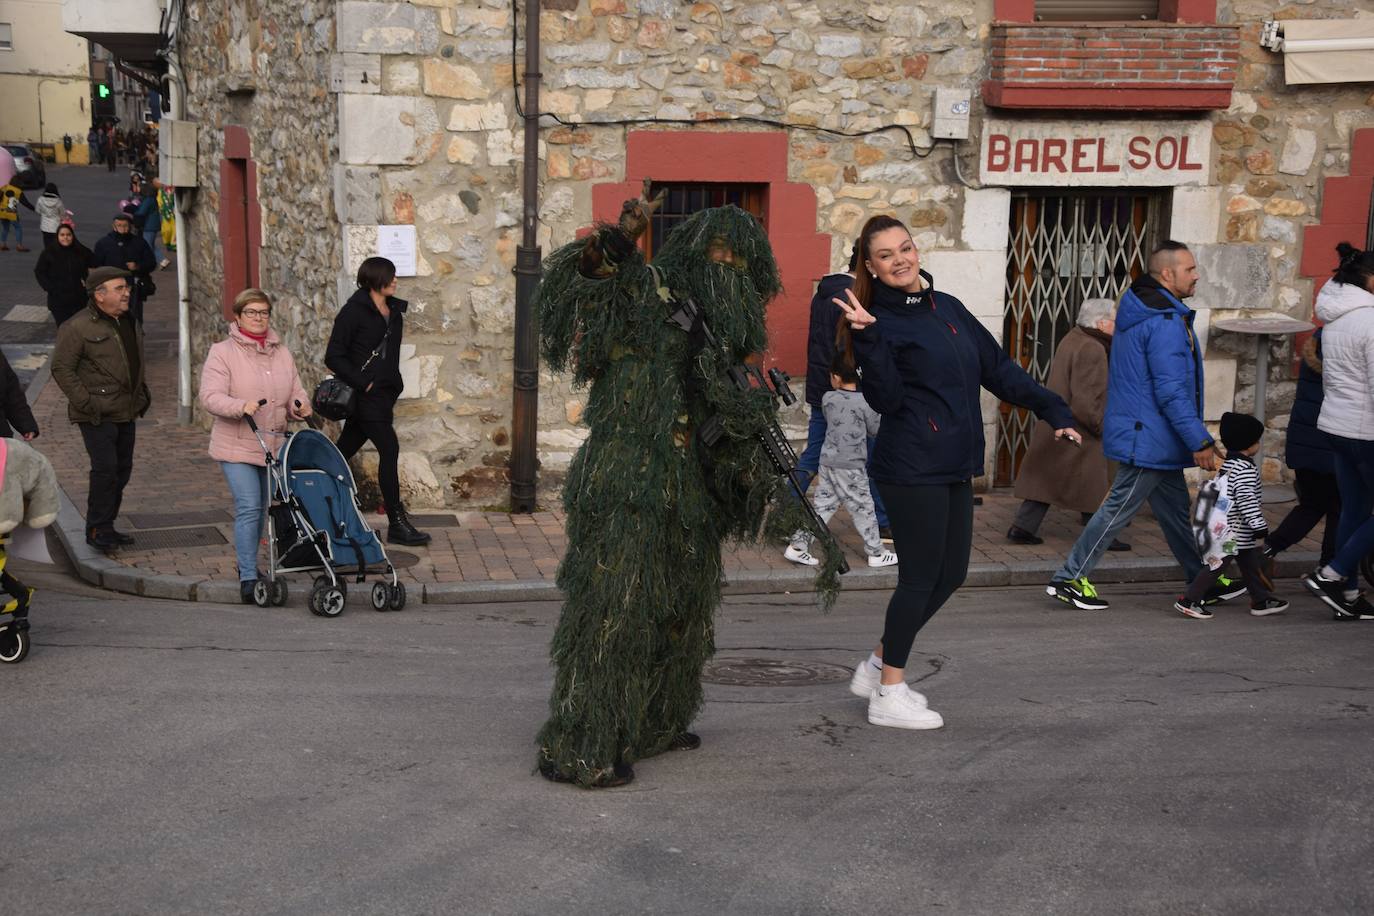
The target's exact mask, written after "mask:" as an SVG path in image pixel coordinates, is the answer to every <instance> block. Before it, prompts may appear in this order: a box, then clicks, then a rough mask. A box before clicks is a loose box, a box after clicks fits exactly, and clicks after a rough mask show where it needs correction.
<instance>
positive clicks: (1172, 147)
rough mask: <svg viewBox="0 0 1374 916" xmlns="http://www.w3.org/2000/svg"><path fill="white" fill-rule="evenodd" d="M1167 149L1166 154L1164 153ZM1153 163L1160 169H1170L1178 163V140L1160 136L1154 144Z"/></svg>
mask: <svg viewBox="0 0 1374 916" xmlns="http://www.w3.org/2000/svg"><path fill="white" fill-rule="evenodd" d="M1165 150H1168V155H1167V156H1166V155H1165ZM1155 165H1157V166H1159V167H1160V168H1161V169H1171V168H1173V167H1174V166H1176V165H1178V141H1177V140H1175V139H1174V138H1173V137H1160V138H1159V142H1158V143H1156V144H1155Z"/></svg>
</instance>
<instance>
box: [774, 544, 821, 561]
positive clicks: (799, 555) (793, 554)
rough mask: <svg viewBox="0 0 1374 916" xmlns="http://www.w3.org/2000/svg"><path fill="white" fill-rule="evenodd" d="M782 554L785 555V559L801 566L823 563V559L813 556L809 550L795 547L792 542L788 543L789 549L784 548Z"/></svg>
mask: <svg viewBox="0 0 1374 916" xmlns="http://www.w3.org/2000/svg"><path fill="white" fill-rule="evenodd" d="M782 556H783V559H785V560H791V561H792V562H793V563H796V564H798V565H801V566H820V565H821V561H820V560H817V559H816V558H815V557H813V556H811V554H810V553H808V552H807V551H805V550H801V549H800V548H797V547H793V546H792V545H791V544H788V545H787V549H786V550H784V551H783V552H782Z"/></svg>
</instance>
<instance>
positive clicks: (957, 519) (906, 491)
mask: <svg viewBox="0 0 1374 916" xmlns="http://www.w3.org/2000/svg"><path fill="white" fill-rule="evenodd" d="M878 491H879V492H880V493H882V496H883V504H884V505H885V506H886V507H887V518H888V521H889V522H890V523H891V528H892V546H893V547H894V548H895V549H896V551H897V558H898V561H899V562H898V565H897V589H896V590H895V591H894V592H893V593H892V599H891V600H890V601H888V603H887V620H886V622H885V623H884V625H883V664H884V665H887V666H890V667H893V668H905V667H906V662H907V656H909V655H910V654H911V644H912V643H913V642H915V641H916V634H917V633H919V632H920V630H921V627H923V626H925V625H926V623H927V622H928V621H929V620H930V618H932V617H934V616H935V612H936V611H938V610H939V609H940V608H941V607H942V606H944V603H945V602H946V601H948V600H949V596H950V595H952V594H954V590H955V589H957V588H958V587H959V586H960V585H963V584H964V577H965V576H967V575H968V558H969V551H970V550H971V549H972V548H973V484H972V483H971V482H970V481H967V480H966V481H963V482H962V483H950V484H932V485H928V486H916V487H903V486H897V485H895V484H886V483H880V484H878Z"/></svg>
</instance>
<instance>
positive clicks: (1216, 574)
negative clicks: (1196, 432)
mask: <svg viewBox="0 0 1374 916" xmlns="http://www.w3.org/2000/svg"><path fill="white" fill-rule="evenodd" d="M1263 435H1264V424H1263V423H1261V422H1260V421H1259V420H1257V419H1256V418H1254V417H1252V416H1250V415H1249V414H1244V413H1225V414H1222V417H1221V444H1222V445H1224V446H1226V460H1225V461H1223V462H1222V464H1221V474H1220V476H1224V477H1225V478H1226V495H1227V496H1228V497H1229V498H1230V506H1229V508H1228V509H1227V510H1226V523H1227V526H1228V528H1229V529H1230V531H1231V536H1232V537H1233V538H1235V547H1236V553H1235V558H1236V565H1237V566H1239V567H1240V571H1241V574H1242V575H1243V576H1244V577H1245V588H1246V590H1247V591H1249V592H1250V613H1251V614H1253V615H1254V616H1256V617H1267V616H1268V615H1270V614H1281V613H1283V612H1284V611H1286V610H1288V602H1287V601H1284V600H1283V599H1282V598H1279V597H1276V596H1275V595H1274V591H1273V588H1274V583H1273V582H1272V581H1270V579H1269V576H1268V575H1267V574H1266V573H1265V571H1264V552H1263V550H1262V549H1261V545H1262V544H1263V543H1264V539H1265V537H1267V536H1268V534H1269V523H1268V522H1267V521H1265V518H1264V484H1263V483H1262V482H1261V480H1260V475H1259V469H1258V468H1257V467H1255V458H1254V456H1255V453H1256V452H1258V451H1259V447H1260V438H1261V437H1262V436H1263ZM1229 560H1230V557H1226V558H1225V559H1223V560H1222V562H1221V564H1220V565H1218V566H1217V567H1216V568H1215V569H1211V568H1209V567H1206V566H1204V567H1203V568H1202V571H1201V572H1199V573H1198V574H1197V578H1195V579H1193V581H1192V582H1191V583H1189V585H1188V590H1187V591H1185V592H1184V593H1183V596H1182V597H1180V598H1179V599H1178V601H1176V602H1174V610H1176V611H1178V612H1179V613H1180V614H1183V615H1184V616H1186V617H1193V618H1196V619H1198V620H1206V619H1207V618H1209V617H1211V616H1212V611H1211V610H1210V609H1209V608H1208V607H1207V605H1206V604H1204V603H1203V598H1205V597H1206V596H1207V593H1208V592H1209V591H1210V590H1211V589H1212V588H1213V587H1214V586H1215V585H1216V583H1217V580H1218V579H1219V578H1220V577H1221V575H1222V572H1223V571H1224V570H1225V569H1226V566H1227V565H1228V562H1229Z"/></svg>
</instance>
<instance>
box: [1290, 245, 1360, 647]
mask: <svg viewBox="0 0 1374 916" xmlns="http://www.w3.org/2000/svg"><path fill="white" fill-rule="evenodd" d="M1336 253H1337V255H1338V256H1339V257H1340V264H1339V266H1338V267H1337V268H1336V272H1335V276H1334V277H1332V278H1331V282H1330V283H1327V284H1326V285H1325V286H1323V287H1322V288H1321V292H1319V293H1318V294H1317V304H1316V311H1317V317H1318V318H1320V319H1321V320H1322V321H1323V322H1324V323H1325V325H1324V327H1323V328H1322V389H1323V391H1324V392H1325V397H1324V398H1323V399H1322V409H1321V415H1320V416H1319V417H1318V418H1317V428H1318V429H1320V430H1321V431H1322V432H1324V433H1326V434H1327V435H1328V436H1330V437H1331V450H1332V451H1333V452H1334V453H1335V456H1336V462H1335V463H1336V481H1337V483H1338V484H1339V485H1340V491H1341V523H1340V529H1339V531H1338V532H1337V534H1336V555H1335V557H1333V558H1332V559H1331V561H1330V562H1329V563H1326V564H1325V565H1323V566H1322V567H1320V568H1319V569H1317V570H1315V571H1313V572H1311V573H1308V574H1307V575H1306V576H1303V585H1304V586H1305V587H1306V588H1307V590H1308V591H1310V592H1312V594H1314V595H1316V596H1317V597H1318V598H1320V599H1321V600H1322V601H1324V602H1325V603H1326V604H1327V606H1328V607H1330V608H1331V610H1332V612H1333V613H1334V614H1335V615H1336V617H1337V618H1339V619H1343V620H1374V606H1371V605H1370V603H1369V601H1368V600H1366V599H1365V598H1364V596H1362V595H1361V594H1360V591H1359V571H1360V561H1361V560H1363V559H1364V558H1365V557H1367V556H1369V553H1370V551H1371V550H1374V516H1371V508H1374V385H1371V381H1370V380H1371V379H1374V251H1361V250H1360V249H1358V248H1356V247H1354V246H1353V245H1351V244H1350V243H1348V242H1341V243H1340V244H1339V245H1338V246H1336Z"/></svg>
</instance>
